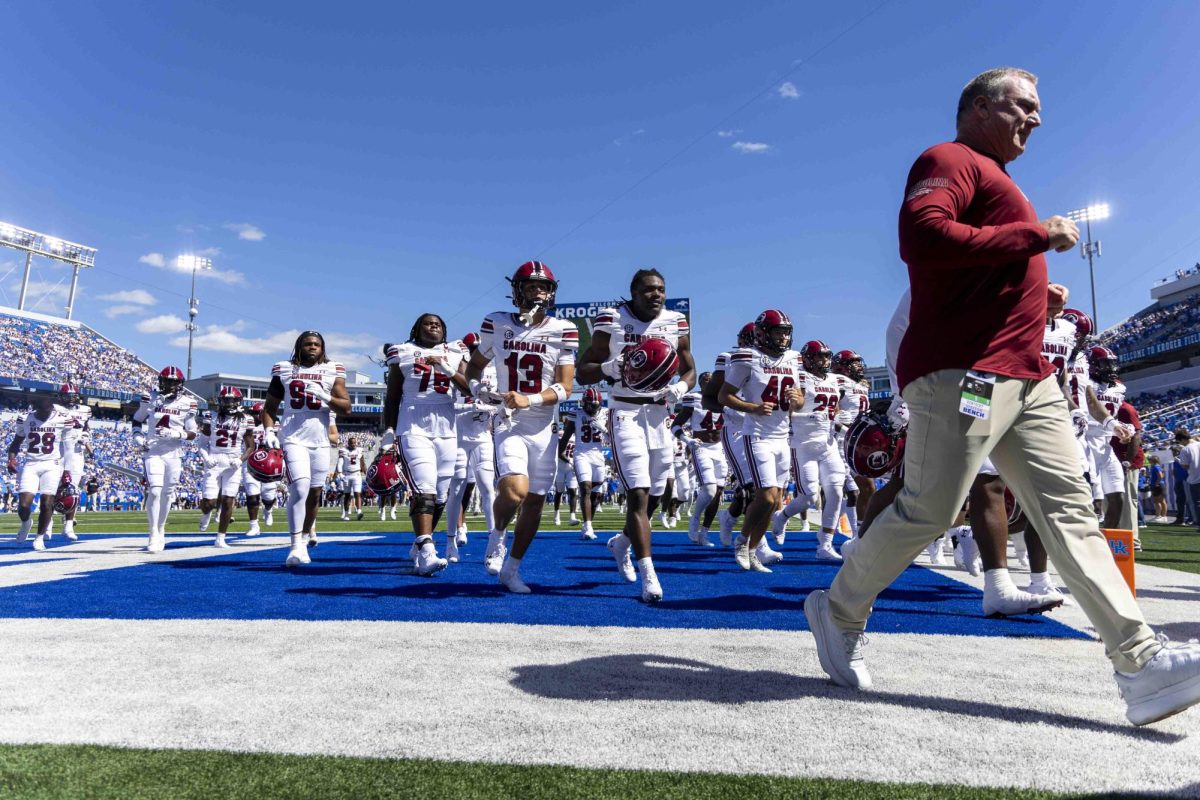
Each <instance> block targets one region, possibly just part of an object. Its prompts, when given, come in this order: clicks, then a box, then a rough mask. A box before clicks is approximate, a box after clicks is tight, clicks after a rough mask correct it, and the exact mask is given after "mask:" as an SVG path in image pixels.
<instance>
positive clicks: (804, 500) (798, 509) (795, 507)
mask: <svg viewBox="0 0 1200 800" xmlns="http://www.w3.org/2000/svg"><path fill="white" fill-rule="evenodd" d="M808 507H809V502H808V497H807V496H806V495H804V494H798V495H796V496H795V497H793V498H792V501H791V502H790V503H788V504H787V506H785V507H784V509H783V515H784V516H785V517H787V518H788V519H791V518H792V517H794V516H796V515H797V514H802V513H804V512H805V511H808Z"/></svg>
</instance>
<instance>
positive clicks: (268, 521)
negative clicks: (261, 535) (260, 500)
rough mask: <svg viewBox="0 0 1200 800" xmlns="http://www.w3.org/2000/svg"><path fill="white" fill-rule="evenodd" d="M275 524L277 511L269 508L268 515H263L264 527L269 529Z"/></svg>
mask: <svg viewBox="0 0 1200 800" xmlns="http://www.w3.org/2000/svg"><path fill="white" fill-rule="evenodd" d="M274 524H275V509H274V508H268V509H267V513H266V514H264V515H263V525H266V526H267V527H268V528H269V527H271V526H272V525H274Z"/></svg>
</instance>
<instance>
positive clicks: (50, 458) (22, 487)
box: [8, 393, 79, 550]
mask: <svg viewBox="0 0 1200 800" xmlns="http://www.w3.org/2000/svg"><path fill="white" fill-rule="evenodd" d="M54 399H55V398H54V395H53V394H51V393H38V394H36V395H34V398H33V411H30V412H29V413H28V414H26V415H25V418H24V419H23V420H21V423H20V425H19V426H18V427H17V432H16V435H15V436H13V440H12V442H10V443H9V445H8V471H9V472H10V473H13V474H16V475H17V492H18V497H17V517H18V518H19V519H20V520H21V528H20V530H19V531H18V532H17V541H18V542H25V541H28V539H29V531H30V528H31V527H32V525H33V517H32V513H33V498H34V495H35V494H41V501H40V502H39V504H38V530H37V535H36V536H35V537H34V539H33V549H34V550H45V549H46V543H45V540H46V537H47V535H48V534H49V532H50V522H51V520H53V519H54V495H55V493H56V492H57V491H58V485H59V481H60V479H61V478H62V476H63V459H62V456H63V440H64V436H65V434H66V432H67V431H69V430H74V429H76V428H77V427H78V426H79V423H78V421H77V420H76V419H75V418H74V417H73V416H71V415H70V414H68V413H67V412H66V411H64V410H63V409H62V408H60V407H59V406H57V405H55V404H54ZM22 449H23V450H24V451H25V459H24V461H22V462H21V464H20V469H19V471H18V466H17V458H18V454H19V453H21V451H22Z"/></svg>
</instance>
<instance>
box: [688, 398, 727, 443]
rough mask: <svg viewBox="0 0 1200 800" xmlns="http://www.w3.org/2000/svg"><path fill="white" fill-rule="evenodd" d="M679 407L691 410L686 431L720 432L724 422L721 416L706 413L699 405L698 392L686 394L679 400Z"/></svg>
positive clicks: (709, 412)
mask: <svg viewBox="0 0 1200 800" xmlns="http://www.w3.org/2000/svg"><path fill="white" fill-rule="evenodd" d="M679 407H680V408H690V409H691V410H692V416H691V417H689V418H688V430H690V431H691V432H692V433H700V432H702V431H708V432H711V433H717V432H719V431H720V430H721V426H722V424H723V422H724V421H723V420H722V418H721V414H714V413H713V412H711V411H706V410H705V409H704V406H703V405H701V404H700V393H699V392H688V393H687V394H685V395H684V396H683V397H681V398H679Z"/></svg>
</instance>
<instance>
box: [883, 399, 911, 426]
mask: <svg viewBox="0 0 1200 800" xmlns="http://www.w3.org/2000/svg"><path fill="white" fill-rule="evenodd" d="M887 418H888V422H890V423H892V427H894V428H895V429H896V430H897V431H902V430H904V429H905V428H907V427H908V403H906V402H904V399H903V398H901V397H900V395H898V394H894V395H892V404H891V405H890V406H888V410H887Z"/></svg>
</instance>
